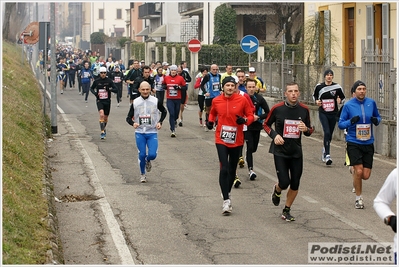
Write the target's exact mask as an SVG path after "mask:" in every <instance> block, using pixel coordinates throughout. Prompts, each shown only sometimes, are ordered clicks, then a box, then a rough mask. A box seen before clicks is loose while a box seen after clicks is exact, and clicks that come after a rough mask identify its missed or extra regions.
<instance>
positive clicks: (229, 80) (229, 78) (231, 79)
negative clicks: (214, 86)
mask: <svg viewBox="0 0 399 267" xmlns="http://www.w3.org/2000/svg"><path fill="white" fill-rule="evenodd" d="M226 83H234V84H237V81H236V79H235V78H234V77H231V76H227V77H226V78H224V79H223V81H222V86H223V87H224V85H225V84H226Z"/></svg>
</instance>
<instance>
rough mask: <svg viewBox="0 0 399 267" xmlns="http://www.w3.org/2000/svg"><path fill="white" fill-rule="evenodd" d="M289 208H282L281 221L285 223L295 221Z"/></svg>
mask: <svg viewBox="0 0 399 267" xmlns="http://www.w3.org/2000/svg"><path fill="white" fill-rule="evenodd" d="M290 211H291V209H290V208H284V209H283V213H282V214H281V219H283V220H286V221H287V222H292V221H295V217H294V216H292V215H291V213H290Z"/></svg>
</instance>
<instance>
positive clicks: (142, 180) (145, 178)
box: [140, 174, 147, 183]
mask: <svg viewBox="0 0 399 267" xmlns="http://www.w3.org/2000/svg"><path fill="white" fill-rule="evenodd" d="M140 182H141V183H146V182H147V177H145V175H144V174H142V175H140Z"/></svg>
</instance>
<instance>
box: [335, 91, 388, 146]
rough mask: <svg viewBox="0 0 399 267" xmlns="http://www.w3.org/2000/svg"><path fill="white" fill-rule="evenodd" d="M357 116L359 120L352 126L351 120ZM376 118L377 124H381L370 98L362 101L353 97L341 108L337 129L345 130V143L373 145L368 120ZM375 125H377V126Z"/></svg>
mask: <svg viewBox="0 0 399 267" xmlns="http://www.w3.org/2000/svg"><path fill="white" fill-rule="evenodd" d="M355 116H359V117H360V120H359V121H358V122H357V123H354V124H352V123H351V119H352V118H353V117H355ZM371 117H376V118H377V119H378V124H379V123H380V122H381V117H380V114H379V113H378V108H377V104H376V103H375V101H374V100H373V99H371V98H368V97H366V98H364V100H363V101H360V100H358V99H357V98H356V97H353V98H352V99H350V100H349V101H348V102H346V103H345V105H344V106H343V107H342V112H341V116H340V118H339V122H338V127H339V128H340V129H341V130H343V129H347V131H348V133H347V134H346V137H345V139H346V142H351V143H355V144H359V145H370V144H373V143H374V134H373V123H372V122H371V120H370V118H371ZM378 124H377V125H378Z"/></svg>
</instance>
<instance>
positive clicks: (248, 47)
mask: <svg viewBox="0 0 399 267" xmlns="http://www.w3.org/2000/svg"><path fill="white" fill-rule="evenodd" d="M240 46H241V49H242V51H244V52H245V53H247V54H252V53H255V52H256V51H257V50H258V47H259V40H258V38H256V37H255V36H253V35H245V36H244V37H242V39H241V41H240Z"/></svg>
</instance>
